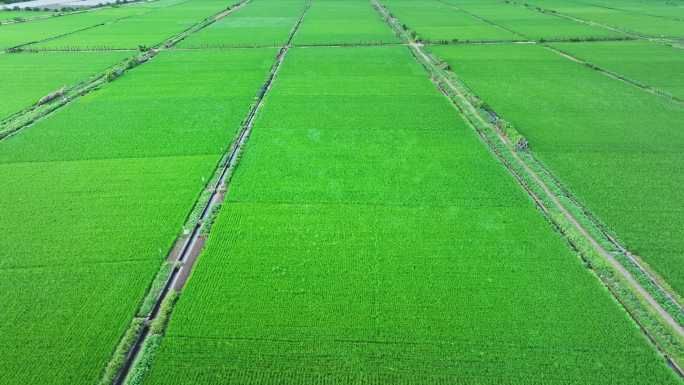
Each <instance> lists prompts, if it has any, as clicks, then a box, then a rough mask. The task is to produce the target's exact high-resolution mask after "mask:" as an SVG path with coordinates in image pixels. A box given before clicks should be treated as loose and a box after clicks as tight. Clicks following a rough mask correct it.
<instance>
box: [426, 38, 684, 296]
mask: <svg viewBox="0 0 684 385" xmlns="http://www.w3.org/2000/svg"><path fill="white" fill-rule="evenodd" d="M432 50H433V51H434V52H435V53H436V54H437V55H438V56H440V57H442V58H444V59H446V60H447V61H448V62H449V63H451V65H452V67H453V70H454V72H456V74H458V76H460V77H461V78H462V79H464V80H465V82H466V83H467V84H468V85H469V86H470V87H471V88H472V89H473V90H474V92H475V93H476V94H478V95H480V96H481V97H482V98H483V99H484V101H485V102H487V103H488V104H489V105H490V106H492V108H493V109H494V110H495V111H497V112H498V113H499V114H501V116H502V117H503V118H504V119H506V120H508V121H510V122H512V123H513V124H514V125H515V126H516V127H517V128H518V129H519V130H520V131H521V132H522V134H523V135H525V136H526V137H527V139H528V140H529V142H530V147H531V149H532V151H533V153H534V154H535V155H537V156H538V157H539V158H540V159H541V160H542V161H543V162H544V163H546V165H547V166H548V167H549V169H550V170H551V172H552V173H554V174H555V175H556V176H557V177H558V178H560V180H561V182H562V183H564V184H565V185H566V186H567V187H568V188H569V189H570V190H571V191H572V192H573V193H574V194H575V195H576V196H577V197H578V198H579V200H580V202H582V203H583V204H585V205H586V206H587V207H588V208H589V209H590V210H591V211H592V212H593V213H594V214H596V215H597V216H598V218H600V219H601V220H602V221H603V222H605V223H606V225H607V226H608V227H609V228H610V229H612V230H613V231H614V232H615V233H616V234H617V236H618V237H619V238H620V239H621V240H622V241H623V242H624V243H626V245H627V246H628V247H629V248H630V251H632V252H634V253H636V254H637V255H639V256H641V257H642V258H643V259H644V260H645V261H646V262H647V263H648V264H649V265H650V266H651V267H652V268H653V269H655V270H656V271H657V272H658V273H659V274H660V275H661V276H663V277H664V278H665V279H666V280H667V281H668V282H669V283H670V284H671V285H672V286H673V287H674V288H675V289H676V290H678V291H679V293H680V294H684V254H682V253H681V250H682V249H683V248H684V216H682V212H684V200H683V199H682V195H681V194H680V193H679V187H677V186H681V185H682V184H684V175H683V174H682V173H681V172H680V170H681V169H682V167H684V156H682V153H683V150H684V126H683V122H684V108H682V107H681V106H680V105H678V104H675V103H674V102H671V101H669V100H667V99H666V98H663V97H660V96H657V95H652V94H649V93H647V92H645V91H643V90H640V89H637V88H635V87H634V86H631V85H628V84H625V83H623V82H621V81H618V80H615V79H612V78H609V77H607V76H604V75H602V74H600V73H598V72H596V71H594V70H592V69H590V68H588V67H586V66H583V65H580V64H577V63H574V62H572V61H569V60H567V59H565V58H563V57H561V56H559V55H557V54H555V53H553V52H551V51H549V50H545V49H544V48H542V47H538V46H525V47H523V46H496V47H494V46H488V47H483V46H479V47H434V48H432Z"/></svg>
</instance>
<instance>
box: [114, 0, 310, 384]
mask: <svg viewBox="0 0 684 385" xmlns="http://www.w3.org/2000/svg"><path fill="white" fill-rule="evenodd" d="M310 6H311V0H308V1H306V3H305V7H304V9H303V11H302V14H301V15H300V16H299V18H298V20H297V22H296V23H295V25H294V27H293V29H292V31H291V32H290V34H289V36H288V39H287V41H286V42H285V44H284V45H283V46H281V48H280V50H279V51H278V54H277V55H276V59H275V62H274V63H273V65H272V67H271V70H270V71H269V74H268V77H267V79H266V81H265V82H264V85H263V86H262V87H261V88H260V90H259V92H258V94H257V98H256V101H255V102H254V103H253V105H252V107H251V108H250V110H249V113H248V114H247V117H246V118H245V119H244V121H243V124H242V128H241V129H240V131H239V132H238V134H237V137H236V138H235V139H234V140H233V141H232V144H231V146H230V148H229V150H228V152H227V153H226V154H225V155H224V157H222V159H221V160H220V162H219V164H218V165H217V167H216V169H215V171H214V176H213V177H212V178H211V180H210V181H209V182H208V186H210V187H208V188H209V191H210V193H209V196H208V198H206V200H205V199H202V197H201V196H200V198H198V201H196V202H195V208H193V211H195V209H197V208H199V211H198V212H199V215H198V217H197V219H196V220H195V221H194V224H193V225H192V230H191V231H190V233H189V235H187V236H183V237H181V238H179V239H178V241H177V242H176V245H175V246H174V248H173V249H172V251H171V252H170V253H169V259H170V262H172V263H174V267H173V270H172V272H171V273H170V274H169V275H168V277H167V278H166V282H165V284H164V288H163V289H162V290H161V292H160V293H159V295H158V296H157V298H156V299H155V302H154V306H153V307H152V310H151V311H150V312H149V314H148V315H147V316H146V317H145V319H144V323H143V327H142V328H140V331H139V333H138V336H137V338H136V340H135V342H134V343H133V344H132V346H131V348H130V350H129V352H128V353H127V354H126V358H125V362H124V364H123V365H122V367H121V370H120V371H119V373H118V374H117V377H116V378H115V381H114V382H113V384H114V385H124V384H126V385H129V384H133V383H136V384H137V381H138V380H140V379H142V378H143V377H144V376H145V374H146V371H147V370H148V369H149V368H141V367H139V366H140V365H142V366H144V365H148V364H149V363H150V362H143V361H146V359H145V355H147V358H150V356H151V355H153V354H154V350H155V349H156V347H155V348H151V349H150V348H148V347H149V346H150V344H152V343H156V344H158V343H159V341H160V340H161V337H162V336H163V333H164V329H165V326H166V323H167V321H168V318H169V317H170V316H171V312H172V311H173V302H175V300H176V298H178V296H179V295H180V293H181V291H182V290H183V288H184V286H185V284H186V283H187V279H188V278H189V277H190V275H191V273H192V269H193V267H194V266H195V263H196V262H197V259H198V257H199V256H200V254H201V252H202V250H203V248H204V244H205V242H206V239H207V237H208V233H209V231H210V226H211V223H212V222H213V218H214V217H215V216H216V215H217V214H218V211H219V210H220V207H221V205H222V204H223V201H224V199H225V195H226V194H227V192H228V188H229V185H230V181H231V178H232V176H233V173H234V171H235V169H236V167H237V166H238V163H239V161H240V157H241V154H242V152H243V151H244V147H245V145H246V143H247V140H248V139H249V136H250V134H251V131H252V128H253V126H254V121H255V119H256V116H257V114H258V112H259V111H260V110H261V108H262V107H263V105H264V102H265V99H266V95H267V94H268V92H269V91H270V90H271V88H272V86H273V82H274V81H275V79H276V77H277V75H278V73H279V71H280V68H281V66H282V63H283V62H284V60H285V57H286V56H287V53H288V52H289V50H290V48H292V41H293V39H294V36H295V35H296V33H297V31H299V27H300V25H301V23H302V21H303V20H304V17H305V15H306V13H307V11H308V10H309V8H310ZM169 303H171V305H168V306H169V308H168V309H167V310H166V311H164V307H165V305H166V304H169ZM160 320H161V321H160ZM160 322H161V324H162V326H161V327H157V328H156V330H153V329H154V328H155V326H154V325H155V324H159V323H160ZM151 341H153V342H151ZM131 376H136V377H137V378H136V379H134V380H133V379H131Z"/></svg>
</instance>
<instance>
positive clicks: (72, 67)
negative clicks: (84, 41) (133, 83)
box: [0, 52, 132, 119]
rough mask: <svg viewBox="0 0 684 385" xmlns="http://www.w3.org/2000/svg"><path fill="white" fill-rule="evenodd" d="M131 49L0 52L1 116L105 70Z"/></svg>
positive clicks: (125, 55) (128, 53)
mask: <svg viewBox="0 0 684 385" xmlns="http://www.w3.org/2000/svg"><path fill="white" fill-rule="evenodd" d="M130 55H132V54H131V53H130V52H101V53H92V52H85V53H75V52H70V53H60V52H51V53H18V54H8V55H0V94H2V95H7V97H3V98H0V119H1V118H4V117H6V116H8V115H10V114H12V113H15V112H17V111H20V110H21V109H23V108H26V107H28V106H29V105H31V104H34V103H36V102H37V101H38V100H39V99H41V98H42V97H43V96H46V95H47V94H49V93H52V92H54V91H56V90H58V89H60V88H61V87H64V86H66V87H69V86H72V85H74V84H76V83H78V82H80V81H83V80H86V79H88V77H90V76H91V75H94V74H96V73H99V72H101V71H103V70H105V69H106V68H107V67H109V66H112V65H114V64H116V63H117V62H119V61H121V60H123V59H124V58H125V57H127V56H130Z"/></svg>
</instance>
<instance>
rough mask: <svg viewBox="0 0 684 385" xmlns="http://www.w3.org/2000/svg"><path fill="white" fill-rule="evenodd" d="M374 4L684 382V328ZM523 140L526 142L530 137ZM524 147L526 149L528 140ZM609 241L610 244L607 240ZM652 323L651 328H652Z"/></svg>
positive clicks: (461, 89)
mask: <svg viewBox="0 0 684 385" xmlns="http://www.w3.org/2000/svg"><path fill="white" fill-rule="evenodd" d="M371 1H372V2H373V4H374V5H375V6H376V9H377V10H378V12H380V13H381V14H382V15H383V16H384V18H385V20H386V22H387V23H388V24H389V26H390V27H391V28H392V29H394V30H395V31H397V32H398V33H400V34H401V35H402V36H403V37H404V38H405V39H407V40H408V41H409V43H410V49H411V52H412V53H413V54H414V57H415V58H416V60H417V61H418V62H419V63H421V64H423V66H424V67H425V68H426V70H427V71H428V73H429V74H431V75H432V77H433V78H432V79H433V81H434V82H435V83H436V85H437V86H438V88H439V89H440V91H442V93H444V94H445V95H446V96H447V97H448V98H449V99H450V100H451V101H452V103H454V105H455V106H456V107H457V108H458V109H459V110H460V111H461V114H462V115H463V117H464V118H465V120H466V121H467V122H468V123H469V124H470V125H471V127H473V128H474V129H475V130H476V132H477V133H478V135H479V136H480V137H481V138H482V140H483V141H484V143H485V144H486V145H487V147H488V148H489V149H490V150H491V151H492V153H493V154H494V156H495V157H496V158H497V159H499V161H500V162H501V163H502V164H503V165H504V166H505V167H506V169H507V170H508V171H509V172H510V173H511V174H512V176H513V177H514V178H515V179H516V181H518V183H519V184H520V185H521V186H522V187H523V189H524V190H525V191H526V192H527V193H528V194H529V195H530V197H531V198H532V200H533V201H534V202H535V204H536V205H537V206H538V207H539V208H540V209H541V211H542V212H543V213H544V214H545V217H547V219H548V220H549V221H550V222H551V224H552V225H553V226H554V227H555V228H557V229H559V232H560V234H561V235H563V237H564V238H565V239H566V240H567V241H568V243H569V244H570V246H571V247H572V248H573V249H576V250H577V251H578V252H579V254H580V256H581V257H582V259H583V260H584V261H585V263H586V264H587V266H588V267H590V268H591V270H592V272H594V275H595V276H596V277H597V279H599V281H600V282H601V283H602V284H603V285H604V287H606V288H607V289H608V290H609V292H610V293H611V294H612V296H613V297H614V299H615V300H616V301H617V302H618V303H620V304H621V306H622V308H623V309H624V310H625V311H626V312H627V313H628V314H629V315H630V317H631V318H632V320H633V321H634V322H635V323H636V324H637V325H638V326H639V327H640V328H641V330H642V331H643V333H644V335H645V337H646V338H647V339H648V340H649V341H650V342H651V343H652V345H653V346H654V347H655V349H656V351H658V352H659V353H660V354H661V356H662V357H663V358H664V359H665V361H666V362H667V364H668V365H669V366H670V367H671V368H672V369H673V371H674V372H675V373H676V374H677V375H679V376H680V377H682V378H684V370H682V367H681V366H680V364H679V362H678V361H677V359H676V358H674V357H673V356H676V357H678V358H679V359H681V358H682V357H681V354H679V353H680V352H681V343H682V341H684V328H682V326H681V325H680V324H679V323H678V322H677V321H676V320H675V319H674V318H673V317H672V315H670V313H669V312H668V311H667V310H665V309H664V308H663V307H662V306H661V304H660V303H659V302H658V301H656V300H655V298H654V297H653V296H652V295H651V293H650V292H649V291H648V290H646V289H645V288H644V287H643V286H642V285H641V284H640V282H639V281H638V280H637V279H636V278H635V277H634V276H633V275H632V274H631V272H629V271H628V270H627V269H626V268H625V267H624V266H623V265H622V264H621V263H620V262H619V261H618V260H617V259H616V258H615V257H614V256H613V255H612V254H611V253H609V252H608V250H607V249H606V248H604V246H603V245H601V243H600V242H599V240H597V238H595V237H594V236H593V235H592V234H591V233H590V230H588V229H587V228H585V226H584V225H583V224H582V223H581V222H580V220H578V219H577V218H576V217H575V215H574V214H573V213H572V212H571V210H569V209H568V208H566V207H565V205H564V204H563V203H561V201H560V199H559V196H558V195H557V194H556V193H554V191H552V188H553V187H556V186H552V187H549V186H548V185H547V183H546V182H545V181H544V180H543V179H542V177H540V176H539V175H538V174H537V173H536V172H535V171H534V170H533V169H532V168H531V167H530V165H529V164H528V163H527V162H526V161H525V160H523V159H522V158H521V156H519V155H518V153H520V154H528V153H529V152H528V151H527V150H526V149H522V150H519V149H517V148H516V147H517V145H518V144H519V143H521V142H518V143H516V144H513V143H511V141H510V138H508V137H507V134H506V133H504V132H502V131H501V130H500V129H498V128H497V127H496V126H494V125H493V124H492V123H490V122H488V121H487V120H486V119H485V118H483V117H482V115H481V113H480V112H479V110H478V108H477V107H476V106H475V104H474V102H473V101H472V100H471V98H472V95H469V91H468V90H467V88H466V87H464V86H458V85H456V84H455V83H454V81H452V79H451V78H450V76H449V75H448V74H445V70H444V69H443V67H442V66H441V65H440V63H438V62H436V61H435V60H434V59H433V58H432V57H431V56H430V55H429V54H426V53H425V52H424V50H423V46H422V45H421V44H420V43H418V42H416V41H414V40H413V39H412V38H411V34H410V33H409V32H408V31H406V30H405V29H404V28H403V27H402V25H401V23H400V22H399V21H398V20H397V19H396V18H395V17H394V16H392V15H391V13H390V12H389V10H387V9H386V8H385V7H384V6H383V5H382V4H380V2H379V1H378V0H371ZM521 139H522V140H523V141H524V138H521ZM495 141H496V142H495ZM523 143H525V144H526V141H524V142H523ZM546 202H548V203H546ZM603 241H604V243H606V242H605V240H603ZM593 256H598V258H597V259H596V261H597V262H599V263H601V264H602V265H604V266H600V265H599V266H592V265H593V264H594V261H592V260H589V259H587V258H589V257H593ZM606 263H607V264H606ZM624 289H627V290H628V292H627V293H623V291H624ZM624 297H626V298H624ZM635 300H636V302H635ZM628 302H629V303H628ZM642 307H644V308H645V310H646V311H648V314H651V315H652V316H653V317H657V318H656V319H653V320H651V319H650V318H652V317H649V316H648V314H647V316H645V317H643V316H641V312H640V308H642ZM637 313H639V314H637ZM650 321H656V323H657V325H655V326H654V325H651V323H652V322H650ZM646 322H648V323H649V325H646ZM658 325H662V326H663V327H666V328H667V330H669V331H670V332H672V333H675V335H674V337H675V339H676V341H670V338H668V337H669V336H670V333H665V335H662V334H663V333H662V332H661V331H660V327H659V326H658Z"/></svg>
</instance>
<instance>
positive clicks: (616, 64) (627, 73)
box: [554, 41, 684, 99]
mask: <svg viewBox="0 0 684 385" xmlns="http://www.w3.org/2000/svg"><path fill="white" fill-rule="evenodd" d="M554 47H556V48H558V49H560V50H562V51H564V52H567V53H570V54H571V55H574V56H576V57H578V58H580V59H582V60H585V61H587V62H589V63H592V64H594V65H597V66H599V67H601V68H604V69H606V70H608V71H611V72H614V73H616V74H618V75H620V76H624V77H626V78H628V79H630V80H633V81H636V82H638V83H641V84H644V85H647V86H650V87H654V88H656V89H659V90H661V91H665V92H667V93H669V94H670V95H673V96H676V97H678V98H680V99H684V71H682V68H684V51H682V50H681V49H677V48H673V47H670V46H667V45H664V44H656V43H651V42H646V41H625V42H596V43H584V44H554Z"/></svg>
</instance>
